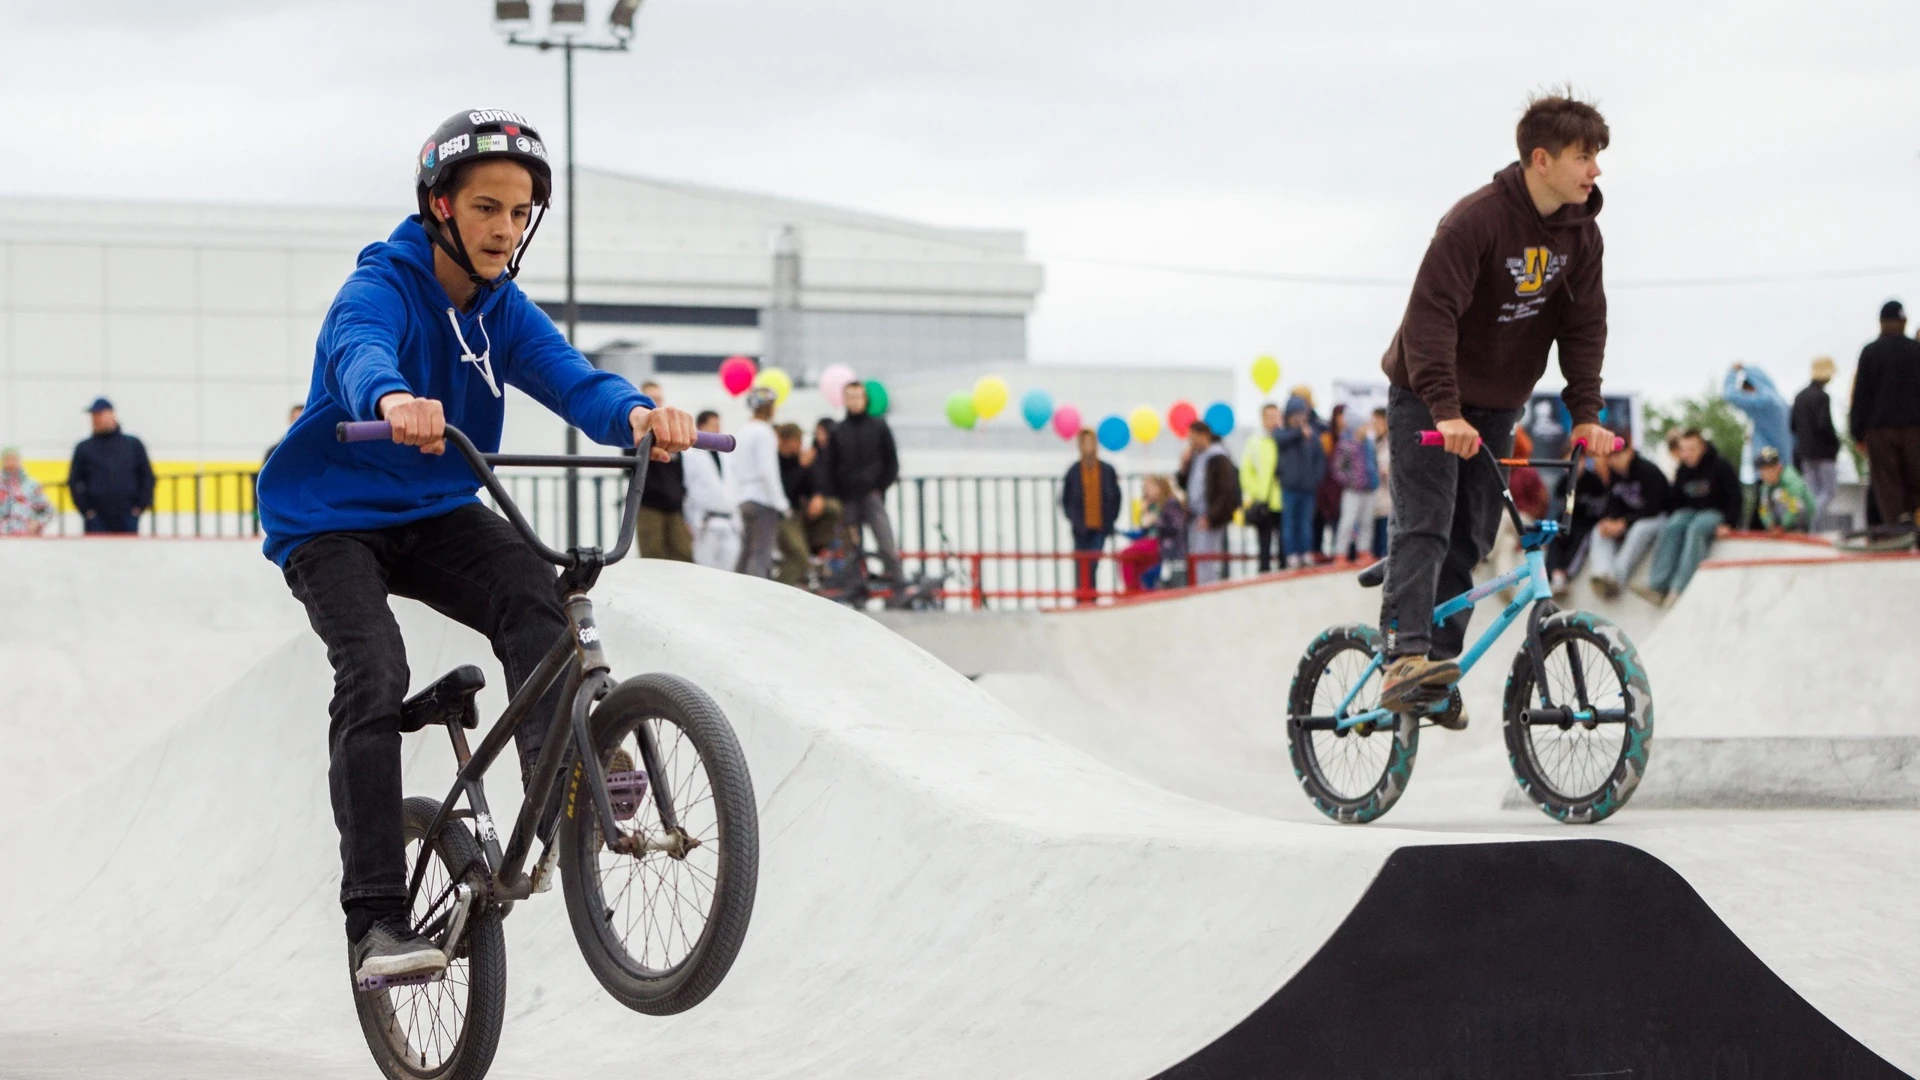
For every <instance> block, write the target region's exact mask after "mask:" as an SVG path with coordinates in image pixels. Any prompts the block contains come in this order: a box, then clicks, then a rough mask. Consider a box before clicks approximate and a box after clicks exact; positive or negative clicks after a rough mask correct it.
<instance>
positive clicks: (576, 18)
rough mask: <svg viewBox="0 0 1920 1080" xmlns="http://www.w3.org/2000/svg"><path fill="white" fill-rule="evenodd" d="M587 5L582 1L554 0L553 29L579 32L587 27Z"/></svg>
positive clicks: (567, 32) (571, 32)
mask: <svg viewBox="0 0 1920 1080" xmlns="http://www.w3.org/2000/svg"><path fill="white" fill-rule="evenodd" d="M586 24H587V5H586V4H585V3H581V2H572V3H569V2H568V0H554V5H553V29H554V30H555V31H557V32H559V33H562V34H577V33H579V32H580V31H581V30H582V29H584V28H585V27H586Z"/></svg>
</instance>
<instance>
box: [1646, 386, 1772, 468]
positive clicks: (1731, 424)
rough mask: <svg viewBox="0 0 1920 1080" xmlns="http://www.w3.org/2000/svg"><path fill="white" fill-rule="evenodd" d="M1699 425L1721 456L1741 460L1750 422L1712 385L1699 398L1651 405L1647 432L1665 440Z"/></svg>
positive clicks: (1687, 398)
mask: <svg viewBox="0 0 1920 1080" xmlns="http://www.w3.org/2000/svg"><path fill="white" fill-rule="evenodd" d="M1687 428H1699V429H1700V432H1701V434H1703V435H1705V436H1706V437H1707V441H1708V442H1710V443H1712V444H1713V448H1714V449H1715V450H1718V451H1719V452H1720V456H1721V457H1723V458H1726V459H1727V460H1728V461H1732V462H1738V461H1739V460H1740V449H1741V448H1742V447H1743V446H1745V445H1746V443H1747V421H1746V418H1745V417H1743V416H1741V415H1740V411H1739V410H1738V409H1735V408H1734V407H1733V406H1732V405H1729V404H1728V403H1727V399H1726V398H1723V397H1721V396H1720V391H1719V390H1718V389H1717V388H1714V387H1712V386H1709V387H1708V389H1707V391H1706V392H1705V393H1703V394H1701V395H1700V396H1699V397H1683V398H1680V399H1678V400H1676V401H1674V402H1672V403H1670V404H1668V405H1664V406H1662V405H1648V406H1647V433H1648V434H1650V435H1652V436H1653V437H1654V438H1655V439H1659V440H1661V441H1665V440H1666V437H1667V436H1668V434H1670V433H1672V432H1675V431H1684V430H1686V429H1687Z"/></svg>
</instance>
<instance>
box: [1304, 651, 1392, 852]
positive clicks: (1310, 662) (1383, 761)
mask: <svg viewBox="0 0 1920 1080" xmlns="http://www.w3.org/2000/svg"><path fill="white" fill-rule="evenodd" d="M1383 648H1384V642H1383V641H1382V640H1381V638H1380V632H1379V631H1378V630H1375V629H1374V628H1373V627H1371V626H1362V625H1359V624H1353V625H1348V626H1336V627H1333V628H1332V629H1330V630H1328V631H1326V632H1325V633H1323V634H1321V635H1320V636H1319V637H1317V638H1315V639H1314V640H1313V644H1312V645H1309V646H1307V652H1306V655H1304V656H1302V657H1301V658H1300V665H1299V667H1298V668H1296V669H1295V671H1294V675H1293V689H1292V691H1291V693H1289V694H1288V696H1287V710H1288V716H1287V746H1288V751H1289V754H1290V756H1291V757H1292V759H1293V775H1294V776H1296V777H1298V778H1299V780H1300V786H1301V787H1303V788H1305V789H1306V791H1307V797H1308V798H1310V799H1312V800H1313V805H1314V806H1316V807H1318V808H1319V809H1320V812H1321V813H1323V814H1325V815H1327V816H1328V817H1330V818H1332V819H1333V820H1335V821H1338V822H1341V823H1342V824H1350V825H1364V824H1366V823H1367V822H1369V821H1372V820H1373V819H1375V818H1377V817H1379V816H1380V815H1381V814H1384V813H1386V812H1387V811H1388V810H1390V809H1392V808H1393V804H1394V803H1395V802H1398V801H1399V799H1400V795H1401V793H1402V792H1404V791H1406V790H1407V780H1408V778H1409V777H1411V776H1412V775H1413V759H1414V757H1415V755H1417V754H1418V753H1419V751H1420V723H1419V719H1418V718H1417V717H1413V716H1394V715H1389V716H1386V717H1384V718H1382V719H1381V720H1380V721H1378V722H1369V723H1364V724H1358V725H1355V726H1353V727H1349V728H1347V729H1345V730H1340V729H1339V728H1338V727H1337V723H1338V721H1339V720H1341V719H1344V718H1348V717H1353V716H1358V715H1360V714H1362V713H1365V712H1369V711H1371V710H1373V709H1376V708H1378V707H1379V705H1380V688H1381V686H1382V685H1383V684H1384V683H1385V674H1384V664H1383V663H1381V662H1378V661H1377V659H1376V658H1377V657H1379V656H1380V654H1381V652H1382V650H1383ZM1343 702H1344V703H1345V705H1344V707H1342V703H1343Z"/></svg>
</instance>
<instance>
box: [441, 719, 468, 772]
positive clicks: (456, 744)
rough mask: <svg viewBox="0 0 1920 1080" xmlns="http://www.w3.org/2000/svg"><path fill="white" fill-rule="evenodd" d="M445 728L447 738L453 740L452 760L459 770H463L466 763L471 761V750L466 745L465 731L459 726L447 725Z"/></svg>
mask: <svg viewBox="0 0 1920 1080" xmlns="http://www.w3.org/2000/svg"><path fill="white" fill-rule="evenodd" d="M445 726H446V729H447V737H448V738H450V739H452V740H453V757H454V760H456V761H458V762H459V763H460V768H462V769H464V768H466V767H467V762H469V761H472V760H473V750H472V748H470V747H469V746H468V745H467V729H466V728H464V727H461V726H460V725H459V724H447V725H445Z"/></svg>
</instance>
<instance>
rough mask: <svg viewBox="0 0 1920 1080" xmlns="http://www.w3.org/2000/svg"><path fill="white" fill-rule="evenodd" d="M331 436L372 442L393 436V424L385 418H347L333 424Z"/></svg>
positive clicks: (342, 439) (351, 440)
mask: <svg viewBox="0 0 1920 1080" xmlns="http://www.w3.org/2000/svg"><path fill="white" fill-rule="evenodd" d="M333 437H334V438H336V439H339V440H340V441H341V442H374V441H375V440H378V439H391V438H393V425H392V424H389V423H387V422H386V421H385V420H348V421H346V422H344V423H339V424H335V425H333Z"/></svg>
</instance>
